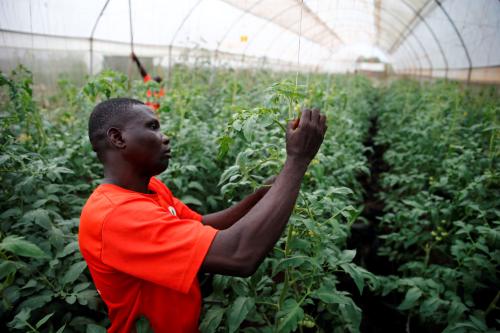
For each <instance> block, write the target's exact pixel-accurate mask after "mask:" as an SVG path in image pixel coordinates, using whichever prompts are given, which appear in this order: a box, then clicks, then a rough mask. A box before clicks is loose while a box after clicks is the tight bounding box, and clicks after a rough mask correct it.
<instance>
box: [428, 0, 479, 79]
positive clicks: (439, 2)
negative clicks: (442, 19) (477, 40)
mask: <svg viewBox="0 0 500 333" xmlns="http://www.w3.org/2000/svg"><path fill="white" fill-rule="evenodd" d="M435 2H436V3H437V5H438V7H439V8H441V10H442V11H443V13H444V15H445V16H446V18H447V19H448V22H450V24H451V26H452V27H453V30H455V33H456V34H457V37H458V39H460V43H461V44H462V47H463V49H464V51H465V55H466V57H467V61H468V63H469V68H468V72H467V83H469V82H470V77H471V73H472V60H471V58H470V54H469V50H468V49H467V46H466V45H465V42H464V39H463V38H462V35H461V34H460V32H459V31H458V29H457V26H456V24H455V21H453V19H452V18H451V16H450V15H449V14H448V12H447V11H446V9H444V7H443V5H442V3H441V1H440V0H435Z"/></svg>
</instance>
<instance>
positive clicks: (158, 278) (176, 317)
mask: <svg viewBox="0 0 500 333" xmlns="http://www.w3.org/2000/svg"><path fill="white" fill-rule="evenodd" d="M149 189H150V190H151V191H152V192H154V194H143V193H139V192H134V191H130V190H127V189H124V188H121V187H119V186H116V185H112V184H102V185H100V186H98V187H97V188H96V189H95V191H94V192H93V193H92V195H91V196H90V197H89V199H88V200H87V203H86V204H85V206H84V207H83V210H82V215H81V219H80V229H79V234H78V239H79V244H80V251H81V252H82V255H83V257H84V259H85V261H86V262H87V265H88V267H89V270H90V274H91V275H92V279H93V280H94V283H95V286H96V288H97V291H98V292H99V294H100V295H101V297H102V299H103V300H104V302H105V303H106V305H107V307H108V314H109V319H110V321H111V327H109V329H108V332H127V333H128V332H131V331H132V330H133V328H134V327H135V321H136V320H137V318H138V317H140V316H141V315H144V316H145V317H147V318H148V320H149V322H150V324H151V326H152V328H153V330H154V332H156V333H162V332H166V333H167V332H168V333H175V332H198V320H199V316H200V310H201V293H200V287H199V284H198V279H197V277H196V275H197V273H198V270H199V268H200V266H201V264H202V262H203V260H204V258H205V255H206V254H207V252H208V249H209V247H210V245H211V243H212V241H213V239H214V237H215V234H216V233H217V230H216V229H214V228H212V227H210V226H205V225H203V224H201V223H200V221H201V215H199V214H198V213H196V212H194V211H192V210H190V209H189V208H188V207H187V206H186V205H185V204H183V203H182V202H181V201H180V200H178V199H177V198H175V197H174V196H173V195H172V193H171V192H170V190H169V189H168V188H167V187H166V186H165V184H163V183H162V182H161V181H159V180H158V179H156V178H154V177H153V178H151V181H150V183H149Z"/></svg>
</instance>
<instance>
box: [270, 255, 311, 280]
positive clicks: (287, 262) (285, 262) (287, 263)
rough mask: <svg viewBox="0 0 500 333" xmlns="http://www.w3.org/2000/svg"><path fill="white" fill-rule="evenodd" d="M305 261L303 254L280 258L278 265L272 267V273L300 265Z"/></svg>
mask: <svg viewBox="0 0 500 333" xmlns="http://www.w3.org/2000/svg"><path fill="white" fill-rule="evenodd" d="M305 261H306V257H305V256H296V257H291V258H285V259H282V260H280V262H279V263H278V265H276V267H275V268H274V270H273V275H275V274H276V273H278V272H281V271H283V270H285V269H287V268H290V267H298V266H300V265H302V264H303V263H304V262H305Z"/></svg>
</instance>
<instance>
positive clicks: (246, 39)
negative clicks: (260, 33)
mask: <svg viewBox="0 0 500 333" xmlns="http://www.w3.org/2000/svg"><path fill="white" fill-rule="evenodd" d="M240 42H242V43H246V42H248V36H247V35H241V36H240Z"/></svg>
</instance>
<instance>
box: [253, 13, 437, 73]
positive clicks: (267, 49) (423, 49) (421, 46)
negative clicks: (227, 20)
mask: <svg viewBox="0 0 500 333" xmlns="http://www.w3.org/2000/svg"><path fill="white" fill-rule="evenodd" d="M380 8H381V9H382V10H384V11H385V12H387V13H389V14H390V15H392V16H393V17H394V18H395V19H396V20H397V21H398V22H399V23H400V24H402V25H403V26H404V25H405V24H404V22H402V21H401V20H400V19H399V18H398V17H397V16H395V15H394V14H392V13H391V12H390V11H389V10H388V9H386V8H385V7H383V6H381V7H380ZM347 10H349V11H357V12H359V10H357V9H355V8H352V9H351V8H350V9H347ZM294 24H295V23H294ZM387 30H390V29H387ZM413 36H414V38H415V40H417V42H418V44H419V46H420V48H421V49H422V51H423V53H424V55H425V57H426V59H427V61H428V63H429V65H430V68H431V70H432V69H433V66H432V61H431V60H430V57H429V55H428V53H427V50H426V49H425V47H424V46H423V44H422V42H421V41H420V39H419V38H418V37H417V36H415V35H413ZM273 44H274V40H273V41H272V42H271V43H270V46H269V47H268V48H266V52H267V51H269V49H270V48H271V47H272V45H273ZM315 44H317V43H315ZM407 47H408V48H410V50H411V51H412V52H413V53H414V56H413V57H414V58H415V59H416V60H417V61H418V63H419V66H417V68H420V69H422V68H423V66H422V63H421V62H420V57H418V53H417V52H416V51H415V50H414V49H413V47H411V46H410V45H408V46H407ZM245 52H246V49H245ZM416 75H417V74H416Z"/></svg>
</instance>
